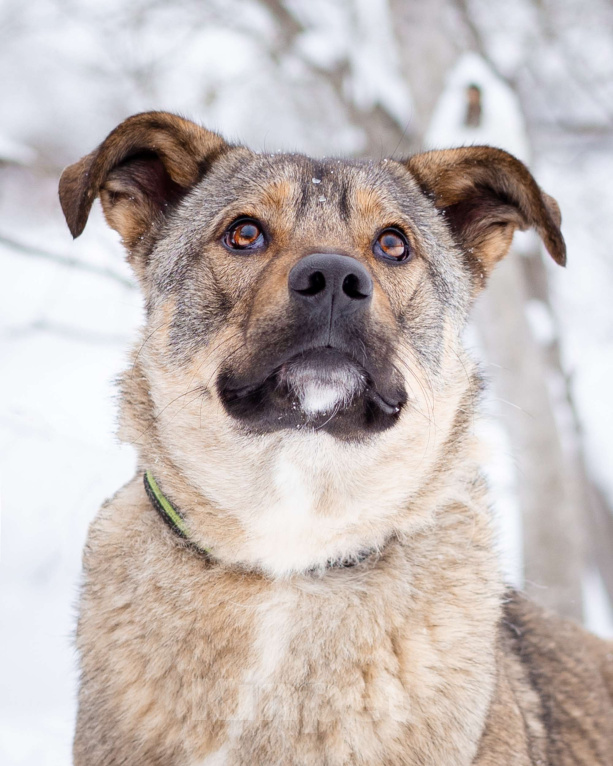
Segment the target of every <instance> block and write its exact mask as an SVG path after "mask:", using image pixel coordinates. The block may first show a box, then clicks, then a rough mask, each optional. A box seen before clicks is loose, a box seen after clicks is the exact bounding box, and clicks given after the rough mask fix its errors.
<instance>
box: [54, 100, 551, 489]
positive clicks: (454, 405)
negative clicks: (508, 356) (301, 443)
mask: <svg viewBox="0 0 613 766" xmlns="http://www.w3.org/2000/svg"><path fill="white" fill-rule="evenodd" d="M97 196H99V197H100V199H101V202H102V207H103V210H104V213H105V216H106V218H107V221H108V222H109V224H110V225H111V226H112V227H113V228H114V229H116V230H117V231H118V232H119V233H120V235H121V236H122V238H123V241H124V244H125V246H126V248H127V251H128V258H129V260H130V263H131V264H132V266H133V268H134V271H135V273H136V275H137V277H138V279H139V281H140V283H141V286H142V288H143V290H144V293H145V297H146V305H147V327H146V328H145V339H146V343H145V346H144V348H143V350H142V352H141V354H140V357H139V365H140V367H141V368H142V369H143V370H144V376H145V378H146V379H147V387H148V392H149V393H148V397H149V398H148V401H149V404H148V406H149V407H150V408H151V409H152V410H153V414H152V417H153V418H155V428H156V430H157V432H158V436H159V434H160V429H161V430H162V431H163V435H162V437H161V438H163V440H164V442H165V444H166V445H168V448H169V449H171V451H172V452H173V455H174V458H173V459H174V460H175V463H177V462H178V463H189V464H190V465H191V469H192V474H193V472H194V471H196V470H197V466H198V461H201V464H204V463H205V462H206V461H208V462H209V463H210V460H211V459H212V458H211V455H212V452H211V450H213V451H216V452H215V454H216V455H219V454H222V453H223V452H224V449H226V447H227V446H228V445H230V447H231V449H232V450H234V453H235V457H234V458H233V459H234V460H235V461H240V460H241V457H242V456H243V455H244V456H245V460H246V461H249V460H252V461H254V460H256V457H255V455H256V454H257V455H259V457H258V458H257V460H262V459H265V451H266V450H267V449H269V448H272V446H274V445H275V444H278V443H279V439H280V438H283V437H284V435H285V437H287V439H293V440H295V439H297V438H301V439H303V440H306V442H309V444H311V445H313V443H314V442H313V439H314V438H315V437H317V438H320V439H324V440H328V443H330V444H335V445H336V447H335V449H337V450H340V452H342V451H343V450H345V453H343V454H345V455H351V457H350V458H348V459H349V460H350V461H351V464H352V465H353V466H354V468H355V470H357V471H365V469H366V466H367V464H368V465H370V466H375V467H376V466H377V465H379V466H383V465H384V464H386V465H387V468H386V469H385V470H384V471H382V472H381V475H382V476H383V477H385V476H386V475H387V474H386V471H396V472H400V473H401V474H403V478H402V485H403V487H408V488H409V490H412V491H416V490H417V489H418V488H419V486H422V485H423V480H424V477H425V475H426V474H427V473H428V471H431V470H432V468H433V466H434V464H435V463H436V461H437V460H440V458H441V455H442V451H441V450H443V446H444V445H445V444H449V443H450V439H451V435H452V434H453V433H454V432H456V433H457V431H458V428H457V422H456V421H457V416H458V412H459V411H460V410H461V409H462V400H463V398H466V396H467V395H468V394H467V391H468V390H469V389H470V390H471V391H472V390H473V388H474V385H473V384H474V381H471V376H470V375H468V377H467V375H466V369H467V368H466V362H465V359H464V357H463V354H462V350H461V342H460V337H461V332H462V328H463V325H464V323H465V319H466V316H467V311H468V308H469V306H470V303H471V300H472V298H473V297H474V296H475V295H476V294H477V293H478V292H479V290H481V288H482V287H483V285H484V283H485V280H486V278H487V276H488V274H489V273H490V272H491V270H492V268H493V267H494V265H495V263H496V262H497V261H498V260H499V259H500V258H502V257H503V256H504V255H505V253H506V252H507V250H508V248H509V246H510V243H511V239H512V236H513V232H514V231H515V229H527V228H530V227H534V228H535V229H536V230H537V232H538V233H539V234H540V236H541V238H542V239H543V241H544V243H545V246H546V247H547V250H548V251H549V253H550V254H551V255H552V256H553V258H554V259H555V260H556V261H557V262H558V263H560V264H563V263H564V261H565V248H564V241H563V239H562V236H561V233H560V228H559V226H560V215H559V211H558V208H557V205H556V203H555V202H554V200H552V199H551V198H550V197H548V196H547V195H546V194H544V193H543V192H542V191H541V190H540V189H539V187H538V186H537V184H536V183H535V181H534V179H533V178H532V176H531V175H530V173H529V171H528V170H527V169H526V167H525V166H524V165H523V164H522V163H520V162H519V161H518V160H516V159H515V158H513V157H512V156H510V155H509V154H507V153H506V152H504V151H501V150H498V149H493V148H489V147H470V148H463V149H453V150H449V151H434V152H428V153H425V154H420V155H416V156H413V157H411V158H409V159H407V160H405V161H396V160H392V159H384V160H382V161H380V162H357V161H348V160H336V159H325V160H312V159H309V158H307V157H304V156H301V155H294V154H256V153H254V152H251V151H249V150H248V149H246V148H244V147H241V146H233V145H230V144H228V143H226V142H225V141H224V140H223V139H222V138H221V137H220V136H218V135H217V134H215V133H212V132H210V131H207V130H205V129H203V128H201V127H199V126H197V125H195V124H194V123H192V122H189V121H186V120H184V119H181V118H179V117H177V116H174V115H170V114H167V113H148V114H141V115H136V116H135V117H131V118H130V119H128V120H126V121H125V122H124V123H122V124H121V125H120V126H119V127H118V128H117V129H116V130H115V131H113V132H112V133H111V134H110V135H109V137H108V138H107V139H106V140H105V141H104V142H103V144H102V145H101V146H100V147H99V148H98V149H96V150H95V151H94V152H92V153H91V154H89V155H88V156H87V157H85V158H83V159H82V160H81V161H80V162H78V163H76V164H75V165H72V166H70V167H69V168H67V169H66V171H65V172H64V174H63V176H62V179H61V183H60V198H61V203H62V207H63V210H64V213H65V215H66V219H67V221H68V225H69V227H70V230H71V232H72V234H73V236H78V235H79V234H80V233H81V232H82V231H83V228H84V226H85V223H86V221H87V217H88V214H89V211H90V209H91V205H92V203H93V201H94V199H95V198H96V197H97ZM152 422H153V421H152ZM203 432H206V437H205V436H204V433H203ZM309 440H310V441H309ZM306 442H305V443H306ZM200 445H202V449H200ZM254 445H259V447H258V449H260V451H259V452H258V451H257V449H256V447H255V446H254ZM205 447H206V450H208V451H207V452H206V458H205ZM250 450H251V451H250ZM262 450H264V452H262ZM347 450H349V452H347ZM184 453H189V456H186V455H185V454H184ZM228 454H229V453H228ZM339 454H340V453H339ZM358 455H362V456H364V457H363V458H359V457H357V456H358ZM411 461H413V464H414V465H415V466H417V465H418V464H419V465H420V466H421V467H420V476H421V474H423V476H421V478H420V479H419V480H418V479H417V478H415V479H414V480H411V479H409V478H407V476H406V473H407V470H408V472H409V473H410V472H411V470H412V469H411V465H412V464H411ZM415 470H416V469H415ZM414 472H415V471H414ZM382 481H385V478H383V480H382ZM401 494H402V493H400V494H399V493H398V492H396V493H395V494H394V497H395V502H397V501H398V499H399V498H400V496H401ZM402 496H403V497H404V495H402Z"/></svg>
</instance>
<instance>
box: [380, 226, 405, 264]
mask: <svg viewBox="0 0 613 766" xmlns="http://www.w3.org/2000/svg"><path fill="white" fill-rule="evenodd" d="M373 252H374V254H375V255H376V256H378V257H379V258H384V259H385V260H386V261H393V262H395V263H403V262H404V261H407V260H408V259H409V258H410V256H411V248H410V246H409V243H408V242H407V240H406V237H405V236H404V234H403V233H402V232H400V231H398V229H385V231H382V232H381V234H379V236H378V237H377V240H376V242H375V244H374V246H373Z"/></svg>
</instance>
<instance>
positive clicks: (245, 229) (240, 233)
mask: <svg viewBox="0 0 613 766" xmlns="http://www.w3.org/2000/svg"><path fill="white" fill-rule="evenodd" d="M223 243H224V245H225V246H226V247H227V248H230V249H231V250H259V249H260V248H261V247H263V246H264V244H265V241H264V232H263V231H262V227H261V226H260V224H259V223H258V222H257V221H254V220H252V219H250V218H249V219H245V218H243V219H242V220H239V221H235V222H234V223H233V224H232V225H231V226H230V228H229V229H228V230H227V231H226V233H225V234H224V236H223Z"/></svg>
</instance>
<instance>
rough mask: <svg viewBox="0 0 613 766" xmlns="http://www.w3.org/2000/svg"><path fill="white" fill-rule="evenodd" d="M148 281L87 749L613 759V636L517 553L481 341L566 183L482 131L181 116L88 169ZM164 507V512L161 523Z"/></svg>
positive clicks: (67, 192)
mask: <svg viewBox="0 0 613 766" xmlns="http://www.w3.org/2000/svg"><path fill="white" fill-rule="evenodd" d="M97 197H99V198H100V201H101V204H102V209H103V211H104V215H105V217H106V219H107V221H108V223H109V225H110V226H111V227H112V228H113V229H115V230H116V231H117V232H119V234H120V235H121V237H122V240H123V243H124V245H125V248H126V250H127V257H128V260H129V262H130V264H131V266H132V268H133V270H134V273H135V275H136V278H137V280H138V282H139V284H140V286H141V288H142V290H143V293H144V296H145V302H146V322H145V326H144V328H143V332H142V338H141V340H140V342H139V344H138V346H137V348H136V349H135V351H134V354H133V357H132V360H131V366H130V368H129V370H128V371H127V372H126V373H125V374H124V375H123V377H122V378H121V381H120V390H121V414H120V436H121V438H122V439H124V440H126V441H128V442H131V443H132V444H134V445H135V446H136V449H137V452H138V470H137V474H136V476H135V477H134V479H133V480H132V481H130V482H129V483H128V484H127V485H126V486H125V487H123V488H122V489H120V490H119V491H118V493H117V494H116V495H115V496H114V497H113V498H112V499H111V500H109V501H108V502H106V503H105V505H104V506H103V507H102V508H101V510H100V512H99V513H98V515H97V516H96V518H95V519H94V521H93V523H92V524H91V527H90V531H89V536H88V540H87V544H86V548H85V552H84V582H83V587H82V594H81V600H80V610H79V611H80V614H79V620H78V629H77V647H78V652H79V655H80V663H81V683H80V692H79V709H78V717H77V725H76V735H75V742H74V763H75V764H76V766H85V765H87V766H92V765H94V764H95V765H96V766H115V765H117V766H118V765H119V764H128V763H129V764H131V766H136V765H137V764H143V765H144V764H146V765H147V766H155V765H157V764H159V766H162V765H163V766H196V765H197V764H198V765H201V766H221V765H224V766H226V765H227V766H236V765H237V764H267V766H268V765H271V764H278V765H279V766H290V765H291V764H296V765H299V766H315V765H317V766H322V764H325V766H349V765H353V764H355V765H356V766H357V765H358V764H359V765H364V766H367V765H370V764H373V765H374V764H377V765H380V764H385V765H386V766H400V765H401V764H402V765H405V764H416V765H417V764H419V765H420V766H430V765H431V766H467V765H468V764H477V765H478V766H494V765H496V766H499V765H500V764H513V765H514V766H524V765H527V764H534V765H536V764H542V765H545V764H547V765H548V766H565V765H566V764H568V765H570V764H573V765H574V766H576V765H577V764H586V765H587V764H590V766H596V765H597V764H598V765H599V766H605V764H606V765H607V766H610V765H611V764H613V646H612V645H611V644H609V643H606V642H605V641H603V640H600V639H597V638H596V637H594V636H591V635H590V634H588V633H586V632H585V631H583V629H582V628H580V627H579V626H577V625H575V624H572V623H570V622H565V621H563V620H561V619H559V618H558V617H556V616H554V615H552V614H549V613H545V612H543V611H542V610H541V609H540V608H538V607H537V606H535V605H534V604H532V603H530V602H529V601H528V600H526V599H525V598H524V597H523V596H522V595H520V594H519V593H516V592H514V591H511V590H509V589H508V588H506V587H505V585H504V583H503V581H502V578H501V575H500V573H499V569H498V564H497V559H496V555H495V553H494V546H493V543H492V532H491V525H490V519H489V513H488V505H487V493H486V487H485V483H484V480H483V478H482V475H481V472H480V468H479V450H478V446H477V445H476V443H475V438H474V436H473V434H472V423H473V417H474V414H475V407H476V405H477V402H478V399H479V394H480V391H481V389H482V383H481V379H480V376H479V373H478V370H477V367H476V365H475V364H474V363H473V362H472V361H471V359H470V358H469V356H468V355H467V353H466V352H465V350H464V348H463V346H462V330H463V328H464V326H465V323H466V320H467V315H468V312H469V309H470V307H471V304H472V302H473V300H474V298H475V296H476V295H478V294H479V292H480V291H481V290H482V289H483V287H484V286H485V284H486V281H487V278H488V275H489V274H490V273H491V271H492V269H493V267H494V265H495V264H496V262H497V261H499V260H500V259H501V258H502V257H503V256H504V255H505V254H506V253H507V251H508V250H509V247H510V244H511V240H512V236H513V232H514V231H515V230H516V229H528V228H534V229H535V230H536V232H537V233H538V234H539V236H540V237H541V239H542V241H543V243H544V245H545V247H546V249H547V251H548V252H549V254H550V255H551V256H552V257H553V259H554V260H555V261H556V262H557V263H558V264H560V265H564V264H565V260H566V251H565V245H564V240H563V237H562V234H561V231H560V222H561V218H560V212H559V209H558V206H557V204H556V202H555V201H554V200H553V199H552V198H551V197H549V196H548V195H547V194H545V193H544V192H543V191H541V189H540V188H539V187H538V185H537V183H536V182H535V180H534V178H533V177H532V175H531V174H530V172H529V171H528V170H527V168H526V167H525V166H524V165H523V164H522V163H521V162H519V161H518V160H517V159H515V158H514V157H512V156H511V155H509V154H507V153H506V152H504V151H502V150H500V149H495V148H491V147H486V146H475V147H468V148H459V149H451V150H446V151H431V152H427V153H423V154H417V155H414V156H412V157H409V158H408V159H406V160H402V161H400V160H395V159H383V160H382V161H379V162H374V161H373V162H367V161H351V160H337V159H323V160H314V159H310V158H308V157H305V156H302V155H298V154H257V153H254V152H252V151H250V150H249V149H247V148H245V147H243V146H237V145H232V144H230V143H227V142H226V141H225V140H224V139H223V138H222V137H220V136H219V135H217V134H216V133H213V132H211V131H208V130H206V129H204V128H202V127H200V126H198V125H196V124H195V123H193V122H190V121H188V120H185V119H183V118H181V117H178V116H175V115H172V114H169V113H165V112H150V113H145V114H139V115H136V116H133V117H130V118H129V119H127V120H126V121H125V122H123V123H122V124H121V125H119V126H118V127H117V128H116V129H115V130H114V131H113V132H112V133H111V134H110V135H109V136H108V137H107V138H106V140H105V141H104V142H103V143H102V144H101V145H100V146H99V147H98V148H97V149H96V150H95V151H93V152H92V153H91V154H89V155H87V156H86V157H84V158H83V159H81V160H80V161H79V162H77V163H76V164H74V165H71V166H70V167H68V168H67V169H66V170H65V171H64V173H63V174H62V177H61V181H60V200H61V205H62V208H63V211H64V214H65V217H66V220H67V223H68V226H69V228H70V231H71V233H72V235H73V236H74V237H77V236H79V235H80V234H81V232H82V231H83V229H84V227H85V224H86V222H87V218H88V215H89V212H90V209H91V207H92V204H93V202H94V200H95V199H96V198H97ZM164 522H166V523H164Z"/></svg>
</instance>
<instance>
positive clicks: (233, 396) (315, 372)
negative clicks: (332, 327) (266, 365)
mask: <svg viewBox="0 0 613 766" xmlns="http://www.w3.org/2000/svg"><path fill="white" fill-rule="evenodd" d="M217 387H218V392H219V395H220V398H221V400H222V402H223V404H224V407H225V408H226V411H227V412H228V414H229V415H231V416H232V417H233V418H235V419H237V420H239V421H240V422H241V423H242V424H243V425H244V426H246V427H248V428H249V430H251V431H255V432H259V433H265V432H270V431H278V430H281V429H285V428H291V429H301V428H307V429H308V428H311V429H316V430H322V431H326V432H328V433H330V434H332V435H334V436H337V437H340V438H347V439H356V438H360V437H363V436H365V435H368V434H369V433H374V432H378V431H383V430H386V429H387V428H390V427H391V426H393V425H394V424H395V423H396V421H397V419H398V416H399V413H400V410H401V408H402V406H403V404H404V401H405V398H406V397H405V396H404V391H403V390H394V391H393V393H391V394H387V395H384V394H382V393H381V392H380V391H379V389H378V387H377V385H376V383H375V382H374V381H373V379H372V377H371V375H369V374H368V372H367V371H366V370H365V369H364V368H363V367H361V366H360V365H359V364H357V363H356V362H355V361H354V360H353V359H351V358H350V357H348V356H347V355H346V354H344V353H342V352H341V351H338V350H336V349H332V348H321V349H313V350H310V351H308V352H304V353H301V354H298V355H296V356H294V357H291V358H290V359H289V360H287V361H286V362H283V363H282V364H281V365H279V366H277V367H275V368H273V369H272V370H271V371H270V372H269V373H268V374H266V375H265V376H264V377H263V379H262V378H260V379H259V380H256V381H253V382H252V381H248V380H247V381H246V380H245V379H244V378H242V379H241V378H240V377H239V376H236V375H233V374H232V373H231V372H230V371H224V372H222V373H221V374H220V376H219V379H218V382H217Z"/></svg>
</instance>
